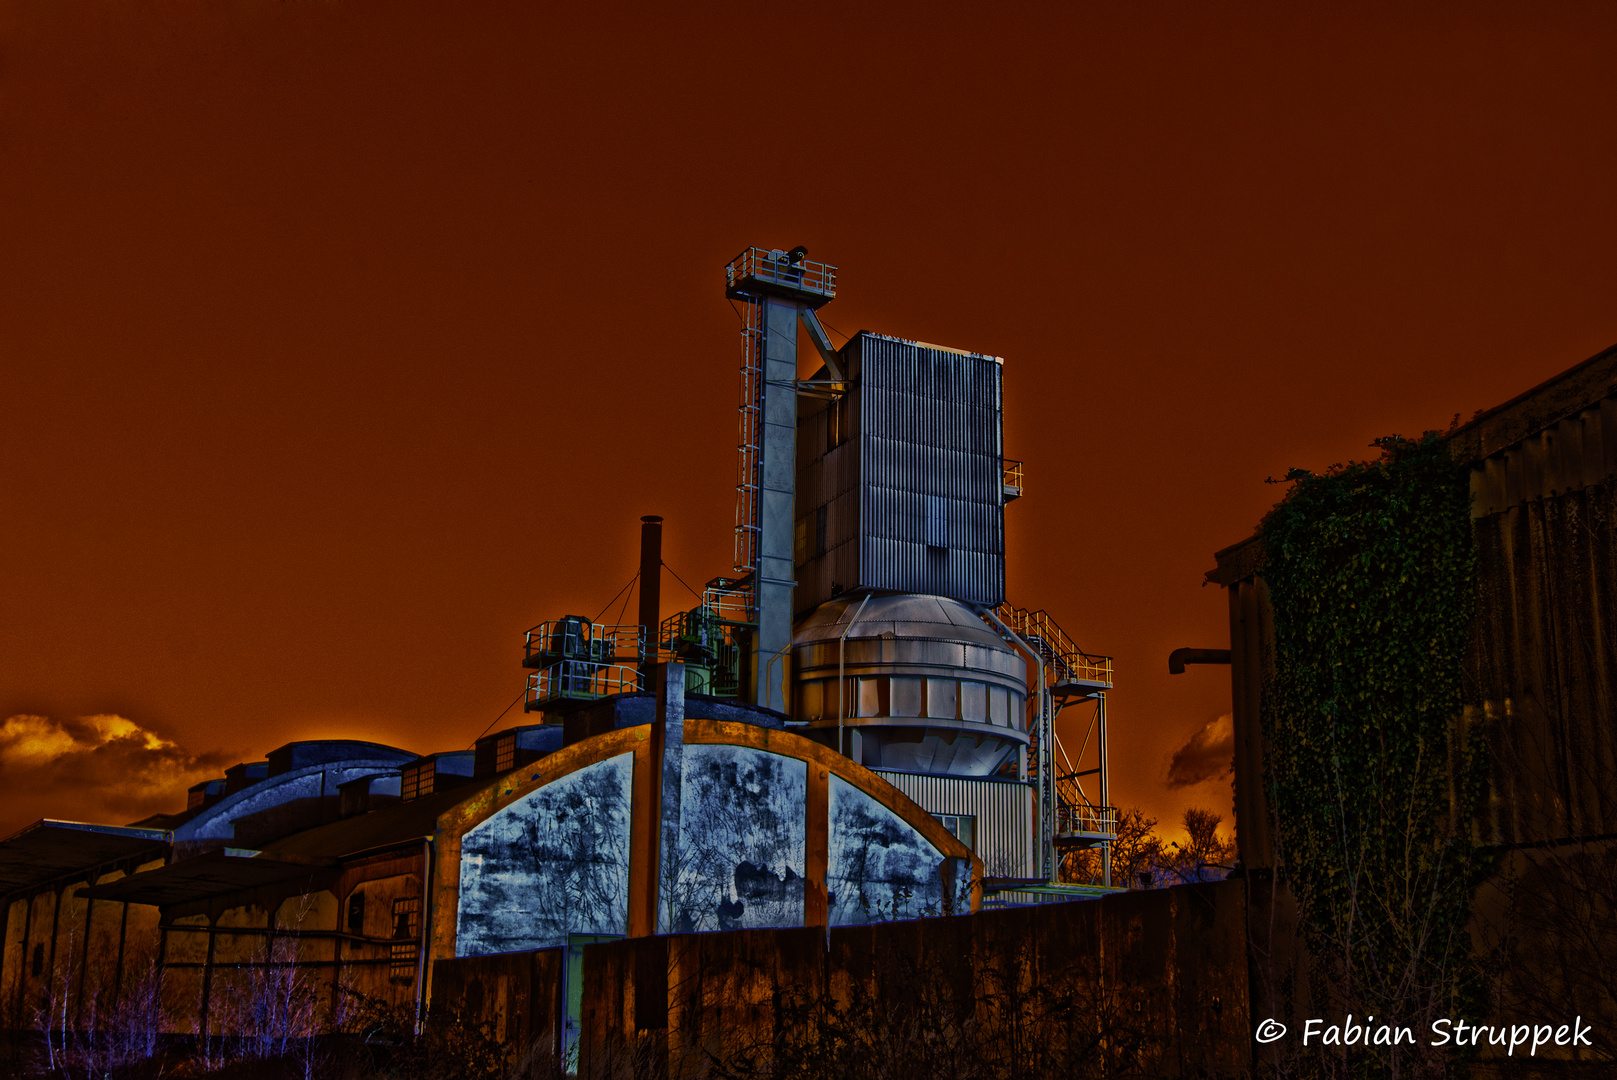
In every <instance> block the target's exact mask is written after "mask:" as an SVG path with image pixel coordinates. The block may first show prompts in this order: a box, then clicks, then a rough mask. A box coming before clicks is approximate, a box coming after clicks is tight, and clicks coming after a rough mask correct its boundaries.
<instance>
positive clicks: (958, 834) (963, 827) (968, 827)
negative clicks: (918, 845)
mask: <svg viewBox="0 0 1617 1080" xmlns="http://www.w3.org/2000/svg"><path fill="white" fill-rule="evenodd" d="M932 816H933V817H935V818H937V819H938V824H939V825H942V826H943V827H944V828H945V829H948V830H949V835H951V836H953V837H954V838H955V839H956V840H959V841H960V842H961V843H962V844H965V845H966V847H967V848H969V849H970V850H971V851H973V852H975V851H976V850H977V818H976V816H975V815H972V814H933V815H932Z"/></svg>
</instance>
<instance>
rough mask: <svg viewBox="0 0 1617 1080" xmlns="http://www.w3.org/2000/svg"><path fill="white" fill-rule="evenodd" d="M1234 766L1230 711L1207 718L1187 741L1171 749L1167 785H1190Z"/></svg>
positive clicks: (1224, 774) (1216, 775)
mask: <svg viewBox="0 0 1617 1080" xmlns="http://www.w3.org/2000/svg"><path fill="white" fill-rule="evenodd" d="M1234 768H1235V717H1234V716H1233V715H1231V714H1230V713H1224V714H1223V715H1222V716H1219V717H1215V718H1214V719H1212V720H1209V721H1208V722H1207V723H1206V724H1205V725H1203V727H1202V729H1201V730H1200V731H1198V732H1196V734H1194V735H1192V736H1191V737H1190V741H1189V742H1187V743H1185V745H1183V746H1181V747H1180V748H1179V749H1177V750H1175V751H1174V752H1173V761H1172V762H1170V763H1169V765H1168V786H1169V787H1170V788H1183V787H1191V786H1192V785H1195V784H1199V783H1201V782H1202V781H1204V780H1213V779H1216V778H1217V777H1220V776H1228V775H1229V774H1230V772H1231V771H1233V770H1234Z"/></svg>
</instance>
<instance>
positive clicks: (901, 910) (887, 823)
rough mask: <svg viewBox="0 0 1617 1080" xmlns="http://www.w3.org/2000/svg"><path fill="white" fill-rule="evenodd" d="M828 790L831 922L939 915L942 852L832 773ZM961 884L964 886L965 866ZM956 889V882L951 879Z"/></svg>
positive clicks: (941, 911) (827, 875) (827, 878)
mask: <svg viewBox="0 0 1617 1080" xmlns="http://www.w3.org/2000/svg"><path fill="white" fill-rule="evenodd" d="M829 794H830V816H831V821H830V825H831V829H830V833H831V835H830V838H829V842H830V846H829V851H828V853H827V856H828V857H827V862H826V873H825V889H826V894H827V896H826V899H827V901H828V903H829V905H830V908H831V924H832V925H833V926H848V925H854V924H859V923H872V922H888V921H891V920H894V919H919V918H923V917H926V916H930V915H942V914H944V910H945V908H944V902H943V901H944V897H943V878H942V876H941V873H940V871H941V869H942V867H943V861H944V859H943V853H942V852H940V851H939V850H938V849H937V848H936V847H934V846H933V845H932V842H931V841H930V840H928V839H927V838H926V837H924V836H922V835H921V834H920V833H919V832H916V831H915V828H914V827H913V826H911V825H910V824H909V823H908V822H906V821H905V820H904V819H903V818H901V817H899V816H898V815H897V814H895V813H893V811H891V810H889V809H888V808H887V807H885V806H883V805H882V804H881V803H879V802H877V801H876V800H875V799H872V798H871V797H870V796H869V795H866V794H865V793H864V792H863V791H860V790H859V789H858V788H856V787H854V786H853V785H852V784H850V783H848V782H847V781H846V780H843V779H842V778H841V777H840V776H836V775H833V776H832V777H831V790H830V793H829ZM964 884H965V886H966V887H967V888H968V889H969V885H970V867H969V866H967V867H966V868H965V882H964ZM955 888H956V889H957V890H958V889H959V888H961V883H960V882H956V883H955ZM951 899H955V898H953V897H951Z"/></svg>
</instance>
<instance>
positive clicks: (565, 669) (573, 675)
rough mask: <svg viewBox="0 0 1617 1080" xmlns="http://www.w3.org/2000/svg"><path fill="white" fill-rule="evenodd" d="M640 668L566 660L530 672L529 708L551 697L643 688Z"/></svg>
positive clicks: (590, 695) (579, 697)
mask: <svg viewBox="0 0 1617 1080" xmlns="http://www.w3.org/2000/svg"><path fill="white" fill-rule="evenodd" d="M642 687H643V684H642V682H641V680H640V669H639V668H633V667H628V666H625V665H623V664H591V663H587V662H583V661H578V660H563V661H561V662H560V663H557V664H552V665H550V666H549V667H547V668H541V669H540V670H538V671H536V672H534V673H533V674H532V675H529V676H528V708H529V709H533V708H536V707H538V706H541V705H543V704H544V703H546V702H550V701H588V700H591V699H593V698H601V697H606V696H607V695H609V694H632V693H636V692H638V691H639V690H641V689H642Z"/></svg>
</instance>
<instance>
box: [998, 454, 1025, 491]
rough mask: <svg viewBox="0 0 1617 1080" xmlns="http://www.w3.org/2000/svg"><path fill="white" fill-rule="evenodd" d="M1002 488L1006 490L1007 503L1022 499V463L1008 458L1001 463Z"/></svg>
mask: <svg viewBox="0 0 1617 1080" xmlns="http://www.w3.org/2000/svg"><path fill="white" fill-rule="evenodd" d="M1000 487H1001V488H1002V489H1003V490H1004V493H1005V501H1006V502H1010V501H1011V500H1012V499H1020V498H1021V497H1022V463H1021V462H1020V461H1012V460H1011V459H1010V458H1006V459H1004V460H1003V461H1001V462H1000Z"/></svg>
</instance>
